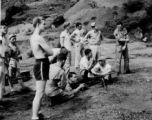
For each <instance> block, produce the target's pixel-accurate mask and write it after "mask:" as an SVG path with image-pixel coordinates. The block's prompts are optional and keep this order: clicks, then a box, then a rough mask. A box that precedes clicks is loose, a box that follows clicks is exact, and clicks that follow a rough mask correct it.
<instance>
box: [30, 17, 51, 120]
mask: <svg viewBox="0 0 152 120" xmlns="http://www.w3.org/2000/svg"><path fill="white" fill-rule="evenodd" d="M33 27H34V33H33V35H32V36H31V39H30V44H31V48H32V51H33V54H34V57H35V59H36V60H35V65H34V69H33V72H34V76H35V79H36V94H35V97H34V100H33V116H32V119H33V120H39V117H40V115H39V112H40V106H41V99H42V96H43V94H44V92H45V86H46V81H47V80H48V79H49V60H48V56H51V55H53V51H52V50H51V48H50V47H49V45H48V44H47V43H46V41H45V40H44V38H43V37H42V36H41V33H42V32H43V31H44V29H45V21H44V19H43V18H42V17H37V18H34V20H33Z"/></svg>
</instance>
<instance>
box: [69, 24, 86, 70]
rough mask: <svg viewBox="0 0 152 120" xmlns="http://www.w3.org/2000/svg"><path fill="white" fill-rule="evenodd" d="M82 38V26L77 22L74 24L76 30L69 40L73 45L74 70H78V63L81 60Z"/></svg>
mask: <svg viewBox="0 0 152 120" xmlns="http://www.w3.org/2000/svg"><path fill="white" fill-rule="evenodd" d="M83 37H84V30H83V29H82V24H81V23H79V22H77V23H76V30H75V31H74V32H73V33H72V35H71V40H72V41H74V43H75V68H79V63H80V59H81V57H82V56H81V53H80V52H81V49H82V42H83V39H84V38H83Z"/></svg>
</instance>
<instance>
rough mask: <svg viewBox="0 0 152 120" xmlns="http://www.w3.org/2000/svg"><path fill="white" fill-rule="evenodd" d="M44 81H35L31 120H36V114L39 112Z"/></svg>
mask: <svg viewBox="0 0 152 120" xmlns="http://www.w3.org/2000/svg"><path fill="white" fill-rule="evenodd" d="M45 86H46V81H42V80H41V81H36V94H35V97H34V100H33V108H32V109H33V116H32V119H33V120H38V119H39V117H38V112H39V111H40V106H41V100H42V97H43V94H44V92H45Z"/></svg>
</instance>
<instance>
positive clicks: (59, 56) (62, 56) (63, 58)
mask: <svg viewBox="0 0 152 120" xmlns="http://www.w3.org/2000/svg"><path fill="white" fill-rule="evenodd" d="M66 59H67V56H66V55H64V54H61V53H60V54H58V55H57V61H62V60H66Z"/></svg>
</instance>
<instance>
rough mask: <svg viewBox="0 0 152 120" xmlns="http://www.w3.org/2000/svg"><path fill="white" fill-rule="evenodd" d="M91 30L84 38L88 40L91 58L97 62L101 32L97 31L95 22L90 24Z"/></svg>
mask: <svg viewBox="0 0 152 120" xmlns="http://www.w3.org/2000/svg"><path fill="white" fill-rule="evenodd" d="M91 28H92V29H91V30H90V31H89V32H88V33H87V35H86V36H85V38H86V39H88V40H89V45H90V49H91V50H92V53H93V58H94V60H95V61H97V59H98V58H99V57H100V55H101V51H100V44H101V41H102V39H103V38H102V34H101V31H99V29H98V28H97V26H96V23H95V22H93V23H91Z"/></svg>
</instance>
